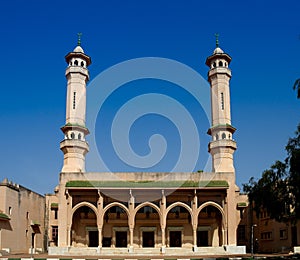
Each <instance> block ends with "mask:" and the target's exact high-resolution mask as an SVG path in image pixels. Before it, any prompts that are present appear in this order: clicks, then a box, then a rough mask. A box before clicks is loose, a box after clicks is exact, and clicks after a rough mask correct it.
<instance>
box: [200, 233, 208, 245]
mask: <svg viewBox="0 0 300 260" xmlns="http://www.w3.org/2000/svg"><path fill="white" fill-rule="evenodd" d="M197 246H208V231H207V230H201V231H197Z"/></svg>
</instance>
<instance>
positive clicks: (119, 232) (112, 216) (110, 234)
mask: <svg viewBox="0 0 300 260" xmlns="http://www.w3.org/2000/svg"><path fill="white" fill-rule="evenodd" d="M128 244H129V229H128V216H127V212H126V211H125V210H124V209H123V208H122V207H120V206H111V207H109V208H108V209H107V210H106V211H105V213H104V219H103V228H102V246H103V247H119V248H122V247H127V246H128Z"/></svg>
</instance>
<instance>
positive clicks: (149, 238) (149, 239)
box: [143, 231, 154, 247]
mask: <svg viewBox="0 0 300 260" xmlns="http://www.w3.org/2000/svg"><path fill="white" fill-rule="evenodd" d="M143 247H154V231H144V232H143Z"/></svg>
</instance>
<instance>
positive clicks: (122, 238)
mask: <svg viewBox="0 0 300 260" xmlns="http://www.w3.org/2000/svg"><path fill="white" fill-rule="evenodd" d="M116 247H127V231H116Z"/></svg>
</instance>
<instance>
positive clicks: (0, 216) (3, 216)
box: [0, 213, 10, 220]
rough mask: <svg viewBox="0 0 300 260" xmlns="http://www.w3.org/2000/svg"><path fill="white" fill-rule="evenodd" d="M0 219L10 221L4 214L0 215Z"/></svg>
mask: <svg viewBox="0 0 300 260" xmlns="http://www.w3.org/2000/svg"><path fill="white" fill-rule="evenodd" d="M0 219H4V220H10V217H9V216H7V215H6V214H4V213H0Z"/></svg>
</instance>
